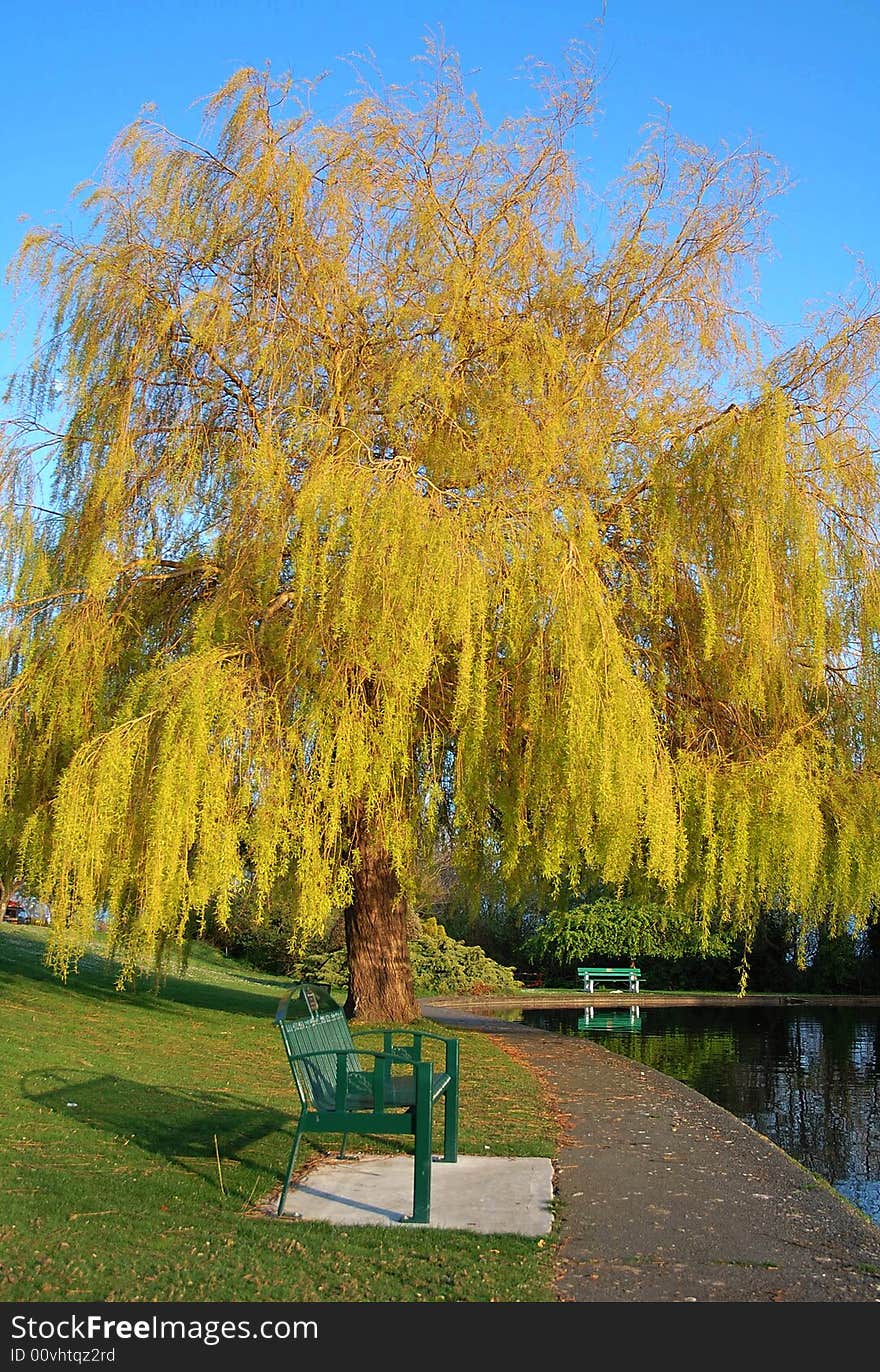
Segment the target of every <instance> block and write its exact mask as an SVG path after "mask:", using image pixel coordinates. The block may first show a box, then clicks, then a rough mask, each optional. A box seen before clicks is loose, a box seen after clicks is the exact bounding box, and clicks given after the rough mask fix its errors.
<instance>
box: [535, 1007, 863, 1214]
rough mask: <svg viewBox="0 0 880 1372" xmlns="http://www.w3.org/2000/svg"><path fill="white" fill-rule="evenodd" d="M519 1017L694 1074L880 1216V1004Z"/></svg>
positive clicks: (689, 1080) (682, 1074) (548, 1012)
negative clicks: (876, 1006) (872, 1005)
mask: <svg viewBox="0 0 880 1372" xmlns="http://www.w3.org/2000/svg"><path fill="white" fill-rule="evenodd" d="M516 1018H518V1019H521V1020H522V1022H523V1023H524V1024H531V1025H534V1026H535V1027H536V1028H540V1029H548V1030H552V1031H554V1032H557V1033H562V1034H578V1035H583V1036H584V1037H590V1038H594V1039H595V1041H596V1042H597V1043H601V1044H602V1046H603V1047H604V1048H610V1049H612V1051H614V1052H615V1053H624V1054H626V1055H627V1056H628V1057H631V1058H637V1059H638V1060H639V1061H640V1062H644V1063H647V1064H648V1065H649V1066H650V1067H654V1068H656V1069H657V1070H658V1071H660V1072H665V1073H666V1075H667V1076H670V1077H675V1078H677V1079H678V1080H679V1081H683V1082H685V1083H686V1084H687V1085H688V1086H692V1087H693V1088H694V1089H695V1090H697V1091H700V1092H701V1093H702V1094H703V1095H704V1096H708V1097H709V1099H710V1100H713V1101H715V1102H716V1104H718V1105H722V1106H724V1108H725V1109H726V1110H729V1111H730V1113H731V1114H733V1115H736V1116H737V1117H738V1118H739V1119H741V1120H744V1121H745V1123H746V1124H748V1125H751V1127H752V1128H753V1129H756V1130H758V1132H759V1133H761V1134H764V1135H765V1136H766V1137H767V1138H769V1139H772V1140H773V1142H774V1143H776V1144H778V1145H779V1147H780V1148H783V1149H785V1151H786V1153H789V1154H790V1155H791V1156H792V1157H794V1158H797V1160H798V1161H799V1162H801V1163H803V1165H804V1166H805V1167H808V1168H809V1169H810V1171H812V1172H815V1173H816V1174H817V1175H818V1176H821V1177H824V1178H825V1180H826V1181H828V1182H830V1183H831V1185H832V1186H834V1187H835V1189H836V1190H838V1191H839V1192H840V1193H841V1195H843V1196H845V1197H846V1198H847V1199H848V1200H849V1201H851V1202H852V1203H853V1204H854V1205H856V1206H858V1207H859V1209H860V1210H862V1211H864V1213H865V1214H866V1215H867V1216H868V1217H869V1218H870V1219H871V1220H873V1221H874V1223H875V1224H880V1010H877V1009H875V1008H874V1007H870V1008H863V1007H857V1008H853V1007H851V1006H845V1007H844V1006H840V1007H829V1006H799V1007H797V1008H795V1007H791V1006H761V1007H755V1006H735V1007H731V1006H727V1007H721V1006H656V1007H653V1006H652V1007H645V1006H644V1005H642V1006H629V1005H621V1006H620V1007H614V1008H611V1009H609V1008H607V1007H606V1006H595V1007H593V1006H587V1007H585V1008H584V1007H582V1008H581V1009H579V1010H578V1009H562V1008H560V1009H547V1008H541V1009H534V1010H523V1011H521V1012H520V1013H519V1014H518V1015H517V1016H516Z"/></svg>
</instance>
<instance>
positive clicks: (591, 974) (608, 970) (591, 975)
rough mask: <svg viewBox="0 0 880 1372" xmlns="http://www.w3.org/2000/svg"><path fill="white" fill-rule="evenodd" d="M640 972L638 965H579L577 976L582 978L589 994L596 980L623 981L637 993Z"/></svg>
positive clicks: (593, 988)
mask: <svg viewBox="0 0 880 1372" xmlns="http://www.w3.org/2000/svg"><path fill="white" fill-rule="evenodd" d="M641 975H642V974H641V972H640V971H639V969H638V967H579V968H578V976H579V977H581V978H582V980H583V983H584V990H585V991H588V992H589V993H590V994H592V992H593V991H594V990H595V987H596V982H597V981H625V982H626V985H627V989H628V990H630V991H632V992H633V993H634V994H635V995H638V994H639V980H640V978H641Z"/></svg>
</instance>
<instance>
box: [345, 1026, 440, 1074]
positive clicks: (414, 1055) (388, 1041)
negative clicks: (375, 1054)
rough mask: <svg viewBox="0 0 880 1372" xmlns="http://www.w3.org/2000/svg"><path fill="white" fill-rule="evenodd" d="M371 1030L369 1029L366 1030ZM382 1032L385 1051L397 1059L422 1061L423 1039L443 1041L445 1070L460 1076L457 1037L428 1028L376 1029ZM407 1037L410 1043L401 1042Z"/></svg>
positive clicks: (377, 1031)
mask: <svg viewBox="0 0 880 1372" xmlns="http://www.w3.org/2000/svg"><path fill="white" fill-rule="evenodd" d="M365 1032H367V1033H369V1032H371V1031H369V1030H367V1031H365ZM375 1032H376V1033H381V1035H382V1044H383V1049H384V1051H385V1053H387V1054H388V1055H389V1056H391V1057H393V1058H394V1060H395V1061H398V1062H399V1061H401V1060H403V1061H405V1062H421V1061H422V1040H423V1039H432V1040H433V1041H434V1042H435V1043H442V1044H444V1046H445V1049H446V1054H445V1061H444V1070H445V1071H446V1073H447V1075H448V1076H450V1077H455V1078H457V1077H458V1063H459V1042H458V1039H457V1038H450V1037H449V1036H448V1035H446V1034H435V1033H432V1032H431V1031H430V1030H428V1029H382V1030H376V1031H375ZM404 1037H405V1038H407V1039H409V1040H410V1042H409V1043H399V1042H398V1040H399V1039H400V1038H404Z"/></svg>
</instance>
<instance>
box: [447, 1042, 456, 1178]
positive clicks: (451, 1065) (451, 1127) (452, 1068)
mask: <svg viewBox="0 0 880 1372" xmlns="http://www.w3.org/2000/svg"><path fill="white" fill-rule="evenodd" d="M458 1066H459V1059H458V1043H457V1042H453V1043H451V1044H450V1045H449V1057H448V1060H447V1063H446V1070H447V1071H448V1072H449V1075H450V1076H451V1078H452V1080H451V1081H450V1083H449V1085H448V1086H447V1088H446V1093H445V1095H444V1097H443V1161H444V1162H457V1161H458Z"/></svg>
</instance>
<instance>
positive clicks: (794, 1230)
mask: <svg viewBox="0 0 880 1372" xmlns="http://www.w3.org/2000/svg"><path fill="white" fill-rule="evenodd" d="M556 1003H557V1004H559V1003H561V1002H559V1001H558V1000H557V1002H556ZM422 1009H423V1013H424V1014H425V1015H426V1016H427V1017H428V1018H430V1019H433V1020H437V1021H438V1022H440V1023H442V1024H443V1025H445V1026H447V1027H457V1028H460V1029H468V1030H482V1031H483V1032H486V1033H488V1034H490V1035H491V1036H492V1038H493V1039H495V1040H496V1042H498V1043H499V1044H500V1045H501V1046H502V1047H504V1048H505V1049H506V1050H507V1051H508V1052H510V1053H513V1054H514V1055H516V1056H518V1057H519V1058H520V1059H521V1060H522V1061H523V1062H525V1063H526V1064H527V1065H528V1066H529V1067H530V1068H531V1069H532V1070H533V1071H535V1072H536V1073H537V1074H538V1075H539V1077H540V1078H542V1079H543V1080H544V1081H545V1083H546V1085H547V1088H548V1092H549V1095H550V1099H551V1100H553V1101H555V1102H557V1103H558V1106H559V1109H560V1111H561V1113H562V1126H563V1133H564V1137H563V1141H562V1144H561V1147H560V1150H559V1156H558V1158H557V1159H556V1160H555V1161H556V1187H557V1197H558V1209H559V1215H560V1222H559V1223H560V1227H559V1266H558V1274H557V1291H558V1295H559V1299H560V1300H562V1301H596V1302H604V1301H669V1302H672V1301H679V1302H681V1301H699V1302H706V1301H750V1302H766V1301H811V1302H812V1301H833V1302H841V1301H860V1302H864V1301H880V1226H878V1225H875V1224H873V1223H872V1222H871V1221H870V1220H869V1219H867V1218H866V1217H865V1216H863V1215H862V1213H861V1212H860V1211H858V1210H856V1209H855V1208H854V1207H852V1206H850V1205H849V1204H848V1202H847V1201H845V1200H844V1199H843V1197H842V1196H840V1195H839V1194H838V1192H836V1191H834V1190H833V1189H832V1188H831V1187H830V1186H828V1185H827V1184H826V1183H824V1182H822V1181H820V1180H819V1179H818V1178H816V1177H815V1176H814V1175H813V1174H812V1173H811V1172H808V1171H807V1170H806V1169H805V1168H803V1167H801V1165H800V1164H799V1163H797V1162H795V1161H794V1160H793V1159H792V1158H790V1157H789V1156H788V1154H786V1153H784V1152H783V1151H782V1150H781V1149H779V1148H777V1147H776V1145H775V1144H773V1143H771V1142H770V1141H769V1140H768V1139H766V1138H764V1137H763V1136H762V1135H760V1134H757V1133H756V1132H755V1131H754V1130H752V1129H750V1128H749V1127H748V1126H747V1125H746V1124H743V1123H742V1122H741V1121H740V1120H738V1119H736V1118H735V1117H734V1116H733V1115H731V1114H729V1113H728V1111H726V1110H724V1109H722V1108H721V1107H720V1106H717V1105H715V1104H713V1102H711V1101H709V1100H707V1099H706V1098H705V1097H704V1096H701V1095H700V1094H699V1093H698V1092H696V1091H693V1090H691V1088H690V1087H688V1086H685V1085H683V1084H682V1083H680V1082H678V1081H675V1080H673V1079H672V1078H671V1077H667V1076H664V1075H663V1074H662V1073H660V1072H656V1071H654V1070H653V1068H650V1067H646V1066H644V1065H643V1064H642V1063H640V1062H637V1061H634V1060H632V1059H629V1058H625V1057H622V1056H620V1055H618V1054H615V1053H612V1052H610V1051H609V1050H608V1049H605V1048H602V1047H600V1046H599V1045H598V1044H596V1043H595V1042H591V1041H587V1040H585V1039H583V1038H580V1037H576V1036H574V1035H562V1034H553V1033H549V1032H545V1031H543V1030H539V1029H532V1028H530V1027H528V1026H525V1025H523V1024H520V1023H518V1022H517V1023H509V1022H507V1021H504V1020H499V1019H494V1018H490V1017H488V1016H485V1015H483V1016H480V1014H479V1013H478V1009H477V1007H476V1006H473V1007H471V1006H469V1005H465V1004H463V1003H461V1002H442V1001H439V1000H436V1001H424V1002H423V1003H422Z"/></svg>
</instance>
